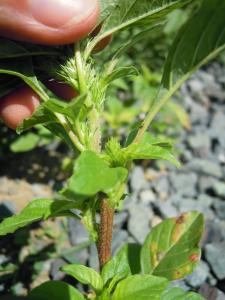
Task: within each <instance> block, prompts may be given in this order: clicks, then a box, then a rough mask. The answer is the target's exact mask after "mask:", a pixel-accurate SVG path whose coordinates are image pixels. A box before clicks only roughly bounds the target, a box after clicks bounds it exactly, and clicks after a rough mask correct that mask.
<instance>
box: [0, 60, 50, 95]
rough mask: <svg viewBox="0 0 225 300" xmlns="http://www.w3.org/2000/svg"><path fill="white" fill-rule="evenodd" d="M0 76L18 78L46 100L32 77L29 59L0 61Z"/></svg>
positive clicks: (34, 77) (33, 76)
mask: <svg viewBox="0 0 225 300" xmlns="http://www.w3.org/2000/svg"><path fill="white" fill-rule="evenodd" d="M0 74H7V75H12V76H16V77H18V78H20V79H21V80H23V81H24V82H25V83H26V84H27V85H29V86H30V87H31V88H32V89H33V90H34V91H35V92H36V93H37V94H39V95H40V97H41V98H42V99H45V100H46V99H47V95H46V93H45V91H44V90H43V88H42V85H41V84H40V83H39V82H38V80H37V77H36V76H35V75H34V71H33V64H32V60H31V58H25V59H11V60H4V59H3V60H0ZM0 91H1V86H0Z"/></svg>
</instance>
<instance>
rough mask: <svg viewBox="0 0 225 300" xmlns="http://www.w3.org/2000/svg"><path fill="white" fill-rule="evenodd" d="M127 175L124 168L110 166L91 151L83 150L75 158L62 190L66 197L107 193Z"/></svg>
mask: <svg viewBox="0 0 225 300" xmlns="http://www.w3.org/2000/svg"><path fill="white" fill-rule="evenodd" d="M126 177H127V170H126V169H125V168H120V167H119V168H110V167H109V166H108V165H107V163H106V162H105V161H104V160H103V159H101V158H100V157H98V156H97V155H96V154H95V153H94V152H92V151H84V152H83V153H82V154H81V155H80V156H79V158H78V159H77V161H76V163H75V166H74V173H73V175H72V177H71V178H70V179H69V183H68V186H67V187H66V188H65V189H64V191H63V192H62V193H63V195H65V196H66V197H69V198H70V197H71V198H73V197H76V196H79V195H80V196H87V197H88V196H94V195H96V194H97V193H98V192H104V193H106V194H109V193H110V192H111V191H112V190H113V189H114V188H115V187H116V186H117V185H118V184H120V183H122V182H124V181H125V180H126Z"/></svg>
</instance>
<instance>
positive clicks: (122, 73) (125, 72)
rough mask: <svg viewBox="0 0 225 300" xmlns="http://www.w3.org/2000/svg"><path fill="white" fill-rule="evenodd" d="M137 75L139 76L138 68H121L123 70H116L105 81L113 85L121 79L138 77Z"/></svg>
mask: <svg viewBox="0 0 225 300" xmlns="http://www.w3.org/2000/svg"><path fill="white" fill-rule="evenodd" d="M137 75H138V71H137V69H136V68H134V67H121V68H117V69H115V70H114V71H113V72H112V73H110V74H109V75H107V76H106V77H105V79H104V80H105V82H106V83H107V84H109V83H111V82H113V81H114V80H116V79H119V78H124V77H130V76H137Z"/></svg>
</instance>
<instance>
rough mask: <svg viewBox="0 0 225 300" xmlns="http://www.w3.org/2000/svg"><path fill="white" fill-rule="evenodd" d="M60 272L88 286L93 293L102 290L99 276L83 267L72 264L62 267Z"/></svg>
mask: <svg viewBox="0 0 225 300" xmlns="http://www.w3.org/2000/svg"><path fill="white" fill-rule="evenodd" d="M62 270H63V271H64V272H65V273H67V274H69V275H71V276H73V277H74V278H75V279H76V280H78V281H79V282H81V283H83V284H88V285H90V286H91V287H92V288H93V289H94V290H95V291H98V292H100V291H101V290H102V289H103V281H102V278H101V276H100V275H99V274H98V273H97V272H96V271H95V270H93V269H91V268H88V267H86V266H83V265H78V264H73V265H67V266H64V267H63V268H62Z"/></svg>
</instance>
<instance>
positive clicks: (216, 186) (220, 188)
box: [212, 181, 225, 199]
mask: <svg viewBox="0 0 225 300" xmlns="http://www.w3.org/2000/svg"><path fill="white" fill-rule="evenodd" d="M212 189H213V191H214V193H215V195H216V196H218V197H220V198H223V199H225V183H224V182H222V181H214V183H213V185H212Z"/></svg>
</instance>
